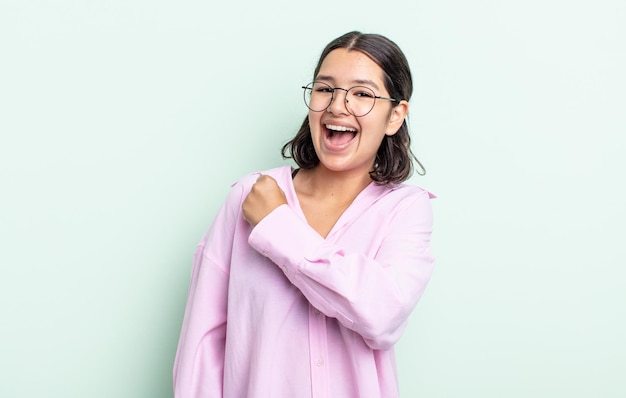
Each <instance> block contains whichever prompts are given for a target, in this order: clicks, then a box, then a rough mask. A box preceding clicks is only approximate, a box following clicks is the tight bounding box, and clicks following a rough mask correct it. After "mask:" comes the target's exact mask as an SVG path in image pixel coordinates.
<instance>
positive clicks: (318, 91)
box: [304, 82, 334, 112]
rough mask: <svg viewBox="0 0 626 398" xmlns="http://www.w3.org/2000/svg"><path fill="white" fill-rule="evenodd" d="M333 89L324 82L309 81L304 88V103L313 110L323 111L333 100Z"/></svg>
mask: <svg viewBox="0 0 626 398" xmlns="http://www.w3.org/2000/svg"><path fill="white" fill-rule="evenodd" d="M333 91H334V90H333V88H332V87H330V86H329V85H328V84H326V83H321V82H313V83H309V84H307V85H306V87H305V88H304V103H305V104H306V106H307V107H309V109H310V110H312V111H314V112H321V111H324V110H326V108H328V106H329V105H330V103H331V102H332V100H333Z"/></svg>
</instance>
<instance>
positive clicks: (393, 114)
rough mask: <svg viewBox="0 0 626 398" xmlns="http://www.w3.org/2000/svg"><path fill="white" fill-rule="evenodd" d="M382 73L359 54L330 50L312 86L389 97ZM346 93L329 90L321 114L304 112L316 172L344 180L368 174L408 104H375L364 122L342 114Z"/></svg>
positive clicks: (400, 120) (375, 65) (345, 111)
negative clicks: (320, 169) (344, 176)
mask: <svg viewBox="0 0 626 398" xmlns="http://www.w3.org/2000/svg"><path fill="white" fill-rule="evenodd" d="M383 76H384V72H383V70H382V69H381V68H380V67H379V66H378V65H377V64H376V63H375V62H374V61H372V60H371V59H370V58H369V57H368V56H367V55H365V54H363V53H362V52H359V51H348V50H346V49H343V48H341V49H336V50H333V51H331V52H330V53H329V54H328V55H327V56H326V58H324V60H323V62H322V65H321V67H320V70H319V73H318V75H317V76H316V81H319V82H323V83H326V84H328V85H329V86H330V87H333V88H337V87H340V88H344V89H349V88H351V87H354V86H365V87H368V88H370V89H372V90H373V91H374V93H375V94H376V95H378V96H382V97H389V93H388V92H387V90H386V89H385V84H384V80H383ZM345 96H346V92H345V91H344V90H335V93H334V99H333V101H332V103H331V104H330V106H329V107H328V108H327V109H326V110H325V111H322V112H314V111H309V125H310V127H311V138H312V139H313V146H314V147H315V152H316V153H317V156H318V158H319V159H320V164H319V166H318V167H324V168H327V169H329V170H331V171H336V172H339V171H341V172H350V174H362V173H365V174H367V173H369V172H370V171H371V170H372V168H373V165H374V159H375V158H376V153H377V151H378V148H379V147H380V143H381V141H382V140H383V138H384V137H385V135H394V134H395V133H396V132H397V131H398V129H399V128H400V126H402V122H403V121H404V118H405V117H406V114H407V112H408V103H407V102H406V101H401V102H400V104H399V105H397V106H395V107H392V104H391V102H390V101H386V100H380V99H377V100H376V104H375V105H374V108H373V109H372V110H371V111H370V112H369V113H368V114H367V115H365V116H361V117H356V116H354V115H352V114H350V112H348V110H347V108H346V103H345V98H346V97H345Z"/></svg>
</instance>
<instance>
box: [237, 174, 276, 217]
mask: <svg viewBox="0 0 626 398" xmlns="http://www.w3.org/2000/svg"><path fill="white" fill-rule="evenodd" d="M286 203H287V197H286V196H285V193H284V192H283V190H282V189H280V187H279V186H278V183H277V182H276V180H275V179H273V178H272V177H270V176H268V175H261V176H260V177H259V178H258V179H257V180H256V182H255V183H254V185H252V189H251V190H250V193H249V194H248V196H247V197H246V199H245V200H244V201H243V204H242V205H241V210H242V211H243V218H245V219H246V221H247V222H249V223H250V225H252V226H253V227H254V226H256V225H257V224H258V223H259V222H260V221H261V220H262V219H263V218H265V216H267V215H268V214H270V213H271V212H272V210H274V209H275V208H277V207H278V206H280V205H283V204H286Z"/></svg>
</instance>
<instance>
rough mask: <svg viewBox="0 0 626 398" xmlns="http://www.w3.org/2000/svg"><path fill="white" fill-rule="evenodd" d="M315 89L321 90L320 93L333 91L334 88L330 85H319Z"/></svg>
mask: <svg viewBox="0 0 626 398" xmlns="http://www.w3.org/2000/svg"><path fill="white" fill-rule="evenodd" d="M315 91H317V92H319V93H332V92H333V89H332V88H330V87H318V88H316V89H315Z"/></svg>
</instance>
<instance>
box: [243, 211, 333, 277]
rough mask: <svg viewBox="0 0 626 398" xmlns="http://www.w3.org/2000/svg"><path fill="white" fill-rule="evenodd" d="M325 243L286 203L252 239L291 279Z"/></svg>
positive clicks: (251, 244) (270, 216)
mask: <svg viewBox="0 0 626 398" xmlns="http://www.w3.org/2000/svg"><path fill="white" fill-rule="evenodd" d="M324 242H325V240H324V238H322V237H321V236H320V235H319V234H318V233H317V232H316V231H315V230H314V229H313V228H311V227H310V226H309V225H308V224H307V223H306V221H304V220H302V219H301V218H300V217H299V216H298V215H297V214H296V213H295V212H294V211H293V210H292V209H291V208H290V207H289V206H288V205H286V204H284V205H281V206H279V207H277V208H276V209H274V210H273V211H272V212H271V213H270V214H268V215H267V216H265V218H263V219H262V220H261V221H260V222H259V223H258V224H257V225H256V226H255V227H254V228H253V229H252V232H251V233H250V236H249V237H248V243H249V244H250V246H252V247H253V248H254V249H255V250H256V251H258V252H259V253H261V254H262V255H263V256H265V257H268V258H269V259H270V260H272V261H273V262H274V263H276V264H277V265H278V266H279V267H280V268H282V270H283V271H284V272H285V274H286V275H287V276H288V277H290V279H291V276H292V274H294V273H296V272H297V271H298V270H299V269H300V267H302V266H304V264H305V262H306V261H307V260H306V259H307V258H312V257H313V253H315V251H316V250H318V248H320V246H322V245H323V244H324Z"/></svg>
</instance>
